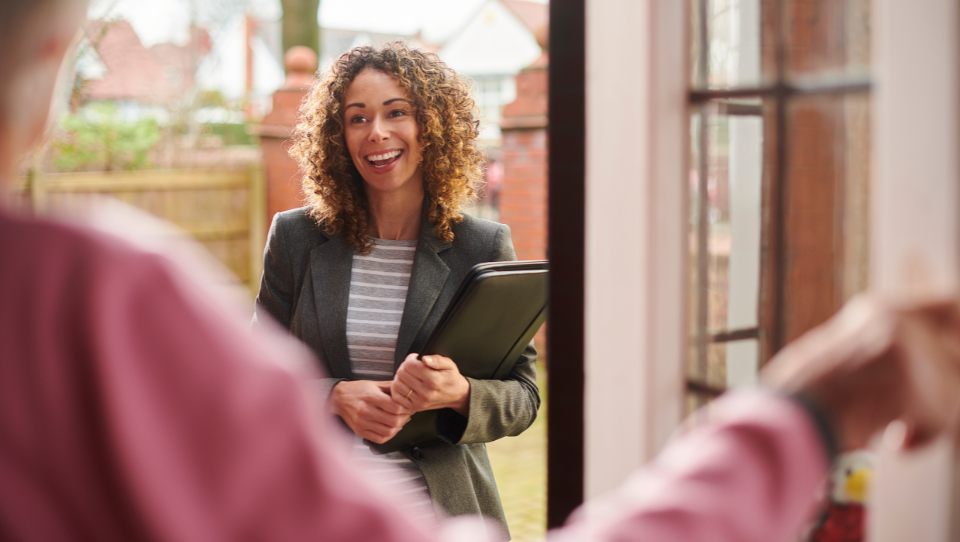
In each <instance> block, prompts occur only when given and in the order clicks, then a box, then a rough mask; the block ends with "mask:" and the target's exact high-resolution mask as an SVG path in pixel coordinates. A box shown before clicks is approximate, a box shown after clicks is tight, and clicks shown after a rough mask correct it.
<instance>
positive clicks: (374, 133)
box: [370, 117, 390, 142]
mask: <svg viewBox="0 0 960 542" xmlns="http://www.w3.org/2000/svg"><path fill="white" fill-rule="evenodd" d="M388 137H390V134H389V133H388V132H387V126H386V124H385V123H384V122H383V121H382V120H381V119H380V118H379V117H375V118H374V119H373V122H371V123H370V141H373V142H380V141H383V140H384V139H387V138H388Z"/></svg>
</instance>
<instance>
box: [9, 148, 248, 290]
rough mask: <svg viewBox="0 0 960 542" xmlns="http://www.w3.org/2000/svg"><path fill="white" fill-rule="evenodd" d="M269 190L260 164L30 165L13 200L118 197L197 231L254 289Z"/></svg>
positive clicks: (33, 202)
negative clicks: (60, 169) (55, 169)
mask: <svg viewBox="0 0 960 542" xmlns="http://www.w3.org/2000/svg"><path fill="white" fill-rule="evenodd" d="M265 190H266V188H265V181H264V173H263V168H262V166H260V165H259V164H257V165H252V166H250V167H248V168H245V169H232V170H150V171H118V172H84V173H55V174H42V173H39V172H37V171H34V170H31V171H30V172H29V173H28V175H27V176H26V177H25V178H23V179H21V180H20V182H19V183H18V184H17V185H16V186H15V189H14V194H13V204H14V206H16V207H19V208H21V209H23V210H31V209H32V210H33V211H34V212H37V213H42V212H43V211H44V210H46V209H47V208H48V207H50V206H54V207H56V206H60V205H69V204H70V202H71V200H73V199H76V198H78V197H85V196H87V195H89V194H102V195H107V196H112V197H115V198H117V199H119V200H121V201H124V202H127V203H129V204H131V205H133V206H136V207H139V208H141V209H143V210H145V211H147V212H148V213H150V214H152V215H155V216H157V217H159V218H162V219H164V220H166V221H168V222H171V223H172V224H175V225H176V226H178V227H179V228H181V229H182V230H184V231H186V232H187V233H189V234H190V235H192V236H193V237H194V238H195V239H196V240H197V241H199V242H200V243H201V244H203V245H204V246H205V247H206V248H207V250H209V251H210V253H211V254H213V255H214V256H215V257H217V258H218V259H219V260H220V261H221V262H223V263H224V264H225V265H226V266H227V268H228V269H230V271H232V272H233V273H234V274H235V275H236V276H237V278H238V279H239V280H240V281H241V282H243V283H244V284H246V285H247V286H248V287H249V289H250V291H251V292H252V293H254V294H255V293H256V289H257V287H258V286H259V280H260V273H261V270H262V265H263V262H262V254H263V245H264V237H265V231H266V222H265V221H266V194H265Z"/></svg>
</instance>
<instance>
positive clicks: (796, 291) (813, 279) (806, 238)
mask: <svg viewBox="0 0 960 542" xmlns="http://www.w3.org/2000/svg"><path fill="white" fill-rule="evenodd" d="M869 122H870V117H869V99H868V97H867V95H848V96H831V97H823V96H821V97H806V98H796V99H794V100H792V101H791V102H790V104H789V107H788V113H787V126H788V136H787V153H788V154H787V157H786V175H787V178H786V185H785V187H786V194H785V195H786V200H785V201H786V209H785V217H784V220H785V224H786V235H785V238H784V242H785V247H784V249H785V250H784V254H785V255H786V256H785V259H784V261H783V262H782V265H783V266H784V269H783V271H782V272H783V275H782V276H783V284H782V286H781V287H782V288H783V290H782V292H783V299H784V304H785V311H784V321H783V332H784V339H785V340H786V341H790V340H793V339H795V338H796V337H798V336H799V335H801V334H802V333H803V332H805V331H807V330H808V329H810V328H812V327H814V326H815V325H817V324H819V323H821V322H823V321H825V320H826V319H827V318H829V317H830V316H831V315H832V314H833V313H834V312H835V311H836V310H837V309H839V307H840V306H841V305H842V304H843V302H844V301H845V300H846V299H847V298H848V297H850V296H851V295H853V294H854V293H856V292H857V291H860V290H862V289H863V288H865V287H866V285H867V280H868V277H867V268H868V267H867V260H868V256H869V255H868V243H869V236H868V234H869V230H868V214H867V213H868V201H867V200H868V195H869V185H870V171H869V164H870V144H869V141H870V140H869V135H870V130H869Z"/></svg>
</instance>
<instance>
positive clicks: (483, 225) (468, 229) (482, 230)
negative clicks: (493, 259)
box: [453, 213, 510, 238]
mask: <svg viewBox="0 0 960 542" xmlns="http://www.w3.org/2000/svg"><path fill="white" fill-rule="evenodd" d="M504 231H510V228H509V227H508V226H507V225H506V224H501V223H499V222H494V221H493V220H487V219H486V218H478V217H475V216H473V215H469V214H467V213H463V220H461V221H460V222H459V223H457V224H454V226H453V235H454V236H455V237H459V236H460V235H465V236H469V237H472V238H490V237H496V236H498V235H502V233H503V232H504Z"/></svg>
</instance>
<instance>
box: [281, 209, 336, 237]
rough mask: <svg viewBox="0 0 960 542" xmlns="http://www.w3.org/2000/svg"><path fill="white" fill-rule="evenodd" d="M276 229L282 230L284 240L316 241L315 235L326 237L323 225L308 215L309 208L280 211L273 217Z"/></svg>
mask: <svg viewBox="0 0 960 542" xmlns="http://www.w3.org/2000/svg"><path fill="white" fill-rule="evenodd" d="M274 222H275V223H276V226H277V228H278V229H281V230H283V235H284V237H285V238H288V239H292V240H299V239H316V238H317V235H321V236H324V237H326V234H325V233H324V224H323V223H322V222H317V220H316V219H315V218H313V216H311V215H310V207H297V208H296V209H289V210H287V211H280V212H279V213H277V214H276V216H275V217H274Z"/></svg>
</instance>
